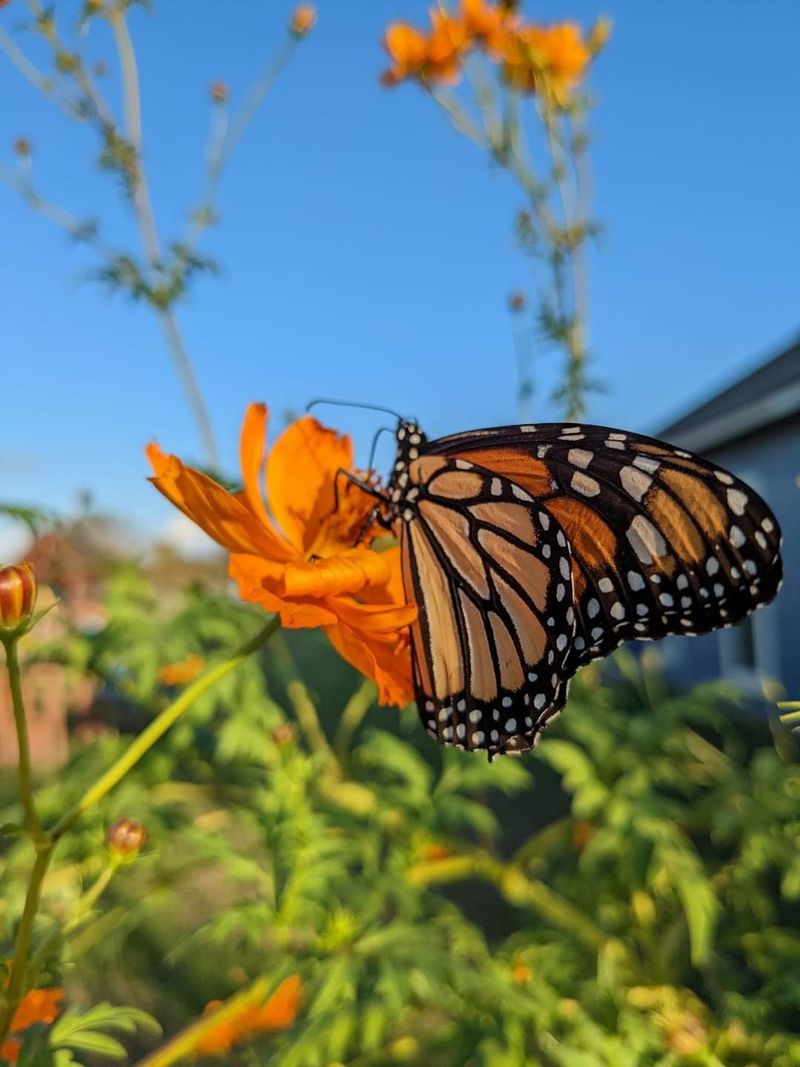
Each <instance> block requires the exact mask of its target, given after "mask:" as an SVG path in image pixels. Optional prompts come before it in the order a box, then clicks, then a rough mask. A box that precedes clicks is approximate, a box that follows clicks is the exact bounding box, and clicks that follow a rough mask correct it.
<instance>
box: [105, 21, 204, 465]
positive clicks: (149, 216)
mask: <svg viewBox="0 0 800 1067" xmlns="http://www.w3.org/2000/svg"><path fill="white" fill-rule="evenodd" d="M109 22H110V24H111V30H112V33H113V35H114V42H115V44H116V48H117V55H118V57H119V64H120V70H121V72H122V99H123V110H124V114H125V138H126V140H127V141H128V144H129V145H130V146H131V148H132V149H133V159H132V162H131V164H130V167H129V168H128V176H129V179H130V189H131V202H132V204H133V211H134V215H135V217H136V222H137V225H138V229H139V238H140V241H141V244H142V248H143V250H144V254H145V257H146V259H147V262H148V263H149V265H150V269H151V271H152V273H153V276H154V277H155V278H157V277H158V275H159V273H160V271H161V269H162V266H163V264H162V252H161V242H160V240H159V236H158V228H157V226H156V220H155V214H154V212H153V204H152V200H151V198H150V186H149V184H148V181H147V174H146V172H145V168H144V160H143V157H142V105H141V92H140V88H139V70H138V67H137V63H136V52H135V50H134V47H133V41H132V40H131V35H130V33H129V31H128V24H127V22H126V19H125V8H124V6H123V5H120V6H119V7H118V8H115V9H114V11H113V12H112V14H111V16H110V18H109ZM150 304H151V307H152V308H153V310H154V311H155V312H156V314H157V317H158V320H159V324H160V325H161V328H162V330H163V331H164V336H165V338H166V341H167V346H168V348H169V351H170V353H171V355H172V362H173V365H174V367H175V370H176V371H177V374H178V378H179V380H180V382H181V385H182V386H183V390H184V392H185V394H186V397H187V399H188V401H189V406H190V408H191V410H192V413H193V415H194V418H195V422H196V423H197V428H198V432H199V434H200V439H201V440H202V442H203V447H204V449H205V453H206V458H207V460H208V462H209V463H210V464H211V466H212V467H218V466H219V450H218V448H217V443H216V438H215V437H214V431H213V428H212V426H211V419H210V418H209V414H208V409H207V407H206V403H205V400H204V399H203V394H202V392H201V390H200V386H199V385H198V382H197V376H196V375H195V372H194V368H193V366H192V363H191V360H190V359H189V353H188V352H187V351H186V345H185V344H184V342H183V338H182V336H181V333H180V330H179V329H178V324H177V322H176V320H175V315H174V312H173V311H172V308H171V307H169V306H159V305H158V304H156V303H155V302H153V301H150Z"/></svg>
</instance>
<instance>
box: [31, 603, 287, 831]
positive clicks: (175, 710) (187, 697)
mask: <svg viewBox="0 0 800 1067" xmlns="http://www.w3.org/2000/svg"><path fill="white" fill-rule="evenodd" d="M279 628H280V618H279V617H278V616H275V617H274V618H272V619H270V621H269V622H268V623H267V624H266V626H264V627H262V629H261V630H259V632H258V633H257V634H256V635H255V637H253V638H251V639H250V640H249V641H248V642H247V643H246V644H244V645H242V647H241V648H240V649H239V651H238V652H236V653H234V655H233V656H231V657H230V659H226V660H225V661H224V662H223V663H220V664H218V665H217V666H216V667H213V668H212V669H211V670H210V671H208V672H207V673H206V674H204V675H203V676H202V677H201V678H198V679H197V681H196V682H193V683H192V685H190V686H187V688H186V689H184V691H183V692H182V693H181V695H180V696H179V697H178V698H177V699H176V700H174V701H173V702H172V703H171V704H169V705H168V706H167V707H166V708H164V710H163V711H162V712H161V713H160V715H158V716H157V717H156V718H155V719H153V721H152V722H151V723H150V725H149V726H148V727H146V728H145V729H144V730H143V731H142V732H141V733H140V734H139V736H138V737H137V738H136V740H135V741H133V742H132V743H131V745H130V746H129V747H128V749H127V750H126V751H125V752H123V754H122V755H121V756H120V757H119V759H118V760H117V761H116V762H115V763H113V764H112V765H111V766H110V767H109V768H108V770H107V771H106V773H105V774H104V775H102V776H101V777H100V778H99V779H98V780H97V782H95V784H94V785H93V786H92V787H91V789H87V791H86V792H85V793H84V794H83V796H82V797H81V798H80V800H79V801H78V802H77V804H75V805H74V806H73V807H72V808H71V809H70V810H69V811H68V812H67V813H66V814H65V815H63V816H62V818H61V819H60V820H59V821H58V822H57V823H56V825H55V827H54V828H53V830H52V833H51V836H52V838H53V840H56V841H57V840H58V839H59V838H60V837H61V836H62V835H63V834H64V833H65V832H66V831H67V830H69V828H70V827H71V826H72V825H73V824H74V823H75V822H77V820H78V819H79V818H80V817H81V815H82V814H83V813H84V812H85V811H88V810H89V808H92V807H94V805H95V804H96V803H97V802H98V801H99V800H102V799H103V797H104V796H105V795H106V794H107V793H110V792H111V790H112V789H113V788H114V786H115V785H117V784H118V783H119V782H120V781H122V779H123V778H124V777H125V775H126V774H127V773H128V771H130V770H131V768H132V767H135V766H136V764H137V763H138V762H139V760H140V759H141V758H142V757H143V756H146V755H147V753H148V752H149V751H150V749H151V748H152V747H153V745H154V744H155V743H156V742H157V741H159V740H160V739H161V738H162V737H163V736H164V734H165V733H166V732H167V730H169V729H170V728H171V727H172V726H174V725H175V723H176V722H177V721H178V719H179V718H180V717H181V715H183V713H184V711H186V709H187V708H188V707H189V706H190V705H191V704H192V703H193V702H194V701H195V700H196V699H197V697H198V696H200V694H201V693H204V692H205V691H206V689H208V688H209V687H210V686H212V685H213V684H214V683H215V682H217V681H219V679H220V678H224V676H225V675H226V674H230V672H231V671H232V670H233V669H234V668H235V667H238V666H239V664H240V663H241V662H242V661H243V660H245V659H247V657H248V656H249V655H250V654H251V653H252V652H255V651H256V649H258V648H260V647H261V646H262V645H263V644H264V643H265V642H266V641H268V640H269V638H270V637H272V635H273V634H274V633H276V632H277V630H278V629H279Z"/></svg>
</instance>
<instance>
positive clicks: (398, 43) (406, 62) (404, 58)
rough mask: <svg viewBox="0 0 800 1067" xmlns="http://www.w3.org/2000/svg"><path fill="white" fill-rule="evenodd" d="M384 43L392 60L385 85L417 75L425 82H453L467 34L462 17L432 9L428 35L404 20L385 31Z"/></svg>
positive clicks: (457, 74)
mask: <svg viewBox="0 0 800 1067" xmlns="http://www.w3.org/2000/svg"><path fill="white" fill-rule="evenodd" d="M383 45H384V48H385V49H386V51H387V52H388V53H389V56H390V57H391V59H392V62H393V63H394V66H393V67H392V68H391V69H390V70H388V71H386V72H385V73H384V75H383V76H382V79H381V80H382V82H383V84H384V85H387V86H392V85H397V83H398V82H401V81H404V80H405V79H406V78H419V79H420V80H421V81H423V82H426V83H428V84H434V83H436V82H450V83H452V82H456V81H458V78H459V74H460V70H461V57H462V55H463V53H464V52H465V51H466V50H467V48H468V47H469V37H468V36H467V32H466V28H465V26H464V24H463V22H462V20H460V19H457V18H453V16H452V15H448V14H447V13H446V12H444V11H439V10H436V9H434V10H433V11H431V32H430V34H429V35H428V36H426V35H425V34H424V33H422V31H421V30H418V29H416V28H415V27H414V26H409V25H408V24H407V23H405V22H396V23H394V24H393V25H392V26H390V27H389V28H388V30H387V31H386V34H385V35H384V38H383Z"/></svg>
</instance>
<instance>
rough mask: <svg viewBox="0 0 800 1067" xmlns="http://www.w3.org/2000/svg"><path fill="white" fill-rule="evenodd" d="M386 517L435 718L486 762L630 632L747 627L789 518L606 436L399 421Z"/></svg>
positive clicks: (663, 451)
mask: <svg viewBox="0 0 800 1067" xmlns="http://www.w3.org/2000/svg"><path fill="white" fill-rule="evenodd" d="M381 517H382V521H383V522H384V523H385V524H386V525H387V526H390V527H391V528H392V529H393V530H394V532H395V535H396V537H397V539H398V541H399V542H400V546H401V556H402V566H403V578H404V584H405V590H406V595H407V598H408V599H409V600H410V601H413V602H415V603H416V604H417V607H418V613H419V614H418V619H417V621H416V623H415V624H414V625H413V627H412V633H411V644H412V657H413V669H414V683H415V690H416V695H417V703H418V706H419V712H420V716H421V718H422V721H423V724H424V726H425V728H426V730H427V731H428V733H429V734H431V736H433V737H435V739H436V740H437V741H439V742H441V743H443V744H447V745H455V746H457V747H461V748H466V749H481V750H485V751H487V753H488V754H489V757H490V758H493V757H494V756H496V755H498V754H502V753H508V754H511V753H520V752H523V751H525V750H527V749H529V748H532V747H533V745H534V744H535V743H536V740H537V739H538V737H539V735H540V733H541V731H542V730H543V729H544V727H545V726H546V725H547V723H548V722H549V721H550V720H551V719H552V718H553V717H554V716H555V715H556V714H557V713H558V712H559V711H560V710H561V708H562V707H563V705H564V703H565V702H566V697H567V689H568V683H569V679H570V678H571V677H572V675H573V674H574V673H575V671H576V670H577V669H578V668H579V667H581V666H582V665H583V664H585V663H587V662H589V661H590V660H592V659H596V658H599V657H602V656H605V655H608V653H609V652H611V651H612V650H613V649H614V648H616V647H617V645H618V644H620V642H621V641H623V640H630V639H651V640H654V639H657V638H660V637H663V636H666V635H667V634H670V633H673V634H674V633H682V634H689V635H692V634H699V633H706V632H708V631H710V630H713V629H717V628H719V627H723V626H729V625H733V624H734V623H736V622H739V621H741V619H743V618H744V617H745V616H746V615H748V614H749V613H750V612H751V611H753V610H754V609H755V608H756V607H758V606H760V605H761V604H764V603H767V602H768V601H769V600H771V599H772V597H773V596H774V595H775V593H776V592H777V590H778V587H779V585H780V580H781V562H780V555H779V547H780V531H779V529H778V525H777V522H776V520H775V517H774V516H773V515H772V513H771V512H770V510H769V509H768V508H767V506H766V504H764V502H763V501H762V500H761V499H760V497H758V495H757V494H756V493H754V492H753V490H752V489H751V488H750V487H749V486H747V485H745V483H743V482H741V481H740V480H738V479H736V478H734V476H733V475H731V474H729V473H728V472H727V471H723V470H721V469H720V468H718V467H716V466H714V465H713V464H711V463H709V462H707V461H705V460H703V459H700V458H699V457H697V456H693V455H691V454H690V453H688V452H684V451H682V450H680V449H675V448H673V447H672V446H670V445H667V444H665V443H664V442H660V441H656V440H655V439H652V438H647V437H643V436H640V435H636V434H631V433H626V432H624V431H620V430H613V429H609V428H606V427H598V426H582V425H562V424H545V425H539V426H510V427H502V428H497V429H489V430H478V431H472V432H470V433H467V434H458V435H455V436H453V437H446V438H441V439H439V440H435V441H428V439H427V438H426V437H425V435H424V433H423V432H422V431H421V429H420V428H419V426H417V424H416V423H414V422H410V421H400V423H399V424H398V428H397V457H396V462H395V467H394V470H393V472H392V475H391V477H390V479H389V483H388V485H387V488H386V492H385V495H384V496H383V503H382V508H381Z"/></svg>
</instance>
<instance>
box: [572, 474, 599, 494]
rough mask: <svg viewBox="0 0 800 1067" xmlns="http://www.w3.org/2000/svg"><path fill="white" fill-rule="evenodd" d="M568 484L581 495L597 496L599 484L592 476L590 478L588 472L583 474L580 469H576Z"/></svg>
mask: <svg viewBox="0 0 800 1067" xmlns="http://www.w3.org/2000/svg"><path fill="white" fill-rule="evenodd" d="M570 485H571V486H572V488H573V489H574V490H575V492H576V493H580V494H581V496H597V494H598V493H599V492H600V486H599V485H598V484H597V482H596V481H595V480H594V478H590V477H589V475H588V474H583V473H582V472H581V471H576V472H575V474H573V475H572V481H571V482H570Z"/></svg>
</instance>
